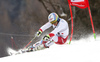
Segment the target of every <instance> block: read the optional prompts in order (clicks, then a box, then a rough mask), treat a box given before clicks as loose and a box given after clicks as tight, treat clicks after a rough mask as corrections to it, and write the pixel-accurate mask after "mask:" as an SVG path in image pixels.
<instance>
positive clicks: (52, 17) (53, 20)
mask: <svg viewBox="0 0 100 62" xmlns="http://www.w3.org/2000/svg"><path fill="white" fill-rule="evenodd" d="M58 19H59V16H58V15H57V14H56V13H50V14H49V16H48V20H49V22H50V23H51V24H54V23H56V22H57V20H58Z"/></svg>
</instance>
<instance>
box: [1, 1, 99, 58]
mask: <svg viewBox="0 0 100 62" xmlns="http://www.w3.org/2000/svg"><path fill="white" fill-rule="evenodd" d="M89 4H90V8H91V14H92V17H93V23H94V29H95V32H96V35H98V34H100V16H99V15H100V0H89ZM72 10H73V16H74V33H73V39H72V40H79V39H80V38H85V37H87V36H88V35H90V34H91V36H93V31H92V26H91V21H90V17H89V12H88V9H80V8H77V7H73V6H72ZM51 12H56V13H57V14H58V15H59V17H61V18H64V19H65V20H66V21H67V22H68V24H69V27H70V32H71V21H70V11H69V5H68V1H67V0H0V57H5V56H8V53H7V48H13V49H15V50H18V49H20V48H23V47H24V46H25V45H26V44H27V43H28V42H29V41H30V40H31V39H32V38H33V37H34V35H35V33H36V32H37V31H38V29H39V28H40V27H41V26H42V25H43V24H45V23H46V22H48V19H47V18H48V15H49V13H51ZM51 31H52V28H50V29H48V30H47V31H45V33H44V34H42V36H41V37H40V38H36V39H35V40H34V41H33V42H32V43H35V42H37V41H39V40H41V38H42V37H43V36H44V35H45V34H48V33H49V32H51ZM69 38H70V35H69Z"/></svg>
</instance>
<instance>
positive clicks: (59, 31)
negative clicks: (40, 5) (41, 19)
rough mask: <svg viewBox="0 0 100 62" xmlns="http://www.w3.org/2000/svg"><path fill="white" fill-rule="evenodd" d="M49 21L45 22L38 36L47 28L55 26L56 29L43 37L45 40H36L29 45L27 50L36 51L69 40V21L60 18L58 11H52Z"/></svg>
mask: <svg viewBox="0 0 100 62" xmlns="http://www.w3.org/2000/svg"><path fill="white" fill-rule="evenodd" d="M48 20H49V22H47V23H46V24H44V25H43V26H42V27H41V28H40V29H39V30H38V32H37V33H36V36H37V37H39V36H40V35H41V34H42V33H43V32H44V31H45V30H46V29H48V28H50V27H51V26H53V28H54V30H53V31H52V32H50V33H49V34H47V35H45V36H44V37H43V40H41V41H39V42H36V43H35V44H33V45H32V46H30V47H28V48H27V49H28V50H27V51H36V50H41V49H44V48H49V47H50V46H51V45H52V44H54V43H55V44H60V45H61V44H64V43H66V41H67V38H68V34H69V27H68V23H67V22H66V21H65V20H64V19H62V18H59V16H58V15H57V14H56V13H54V12H53V13H50V14H49V16H48Z"/></svg>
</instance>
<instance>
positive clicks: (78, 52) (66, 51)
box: [0, 35, 100, 62]
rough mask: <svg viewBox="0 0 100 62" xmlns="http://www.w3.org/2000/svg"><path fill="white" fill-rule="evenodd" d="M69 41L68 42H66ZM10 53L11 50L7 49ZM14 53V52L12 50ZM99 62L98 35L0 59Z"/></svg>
mask: <svg viewBox="0 0 100 62" xmlns="http://www.w3.org/2000/svg"><path fill="white" fill-rule="evenodd" d="M68 41H69V40H68ZM9 50H10V51H11V49H9ZM12 51H14V50H12ZM19 61H20V62H21V61H23V62H100V35H99V36H97V38H96V40H94V38H93V37H92V36H89V37H88V38H83V39H80V40H72V42H71V44H70V45H68V44H64V45H56V44H54V45H52V46H51V47H50V48H49V49H45V50H40V51H36V52H30V53H24V54H19V55H13V56H8V57H4V58H0V62H19Z"/></svg>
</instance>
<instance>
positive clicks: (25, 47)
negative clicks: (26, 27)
mask: <svg viewBox="0 0 100 62" xmlns="http://www.w3.org/2000/svg"><path fill="white" fill-rule="evenodd" d="M36 37H37V36H35V37H34V38H33V39H32V40H31V41H30V42H29V43H28V44H27V45H26V46H25V47H24V48H23V49H25V48H26V47H27V46H28V45H29V44H30V43H31V42H32V41H33V40H34V39H35V38H36Z"/></svg>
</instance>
